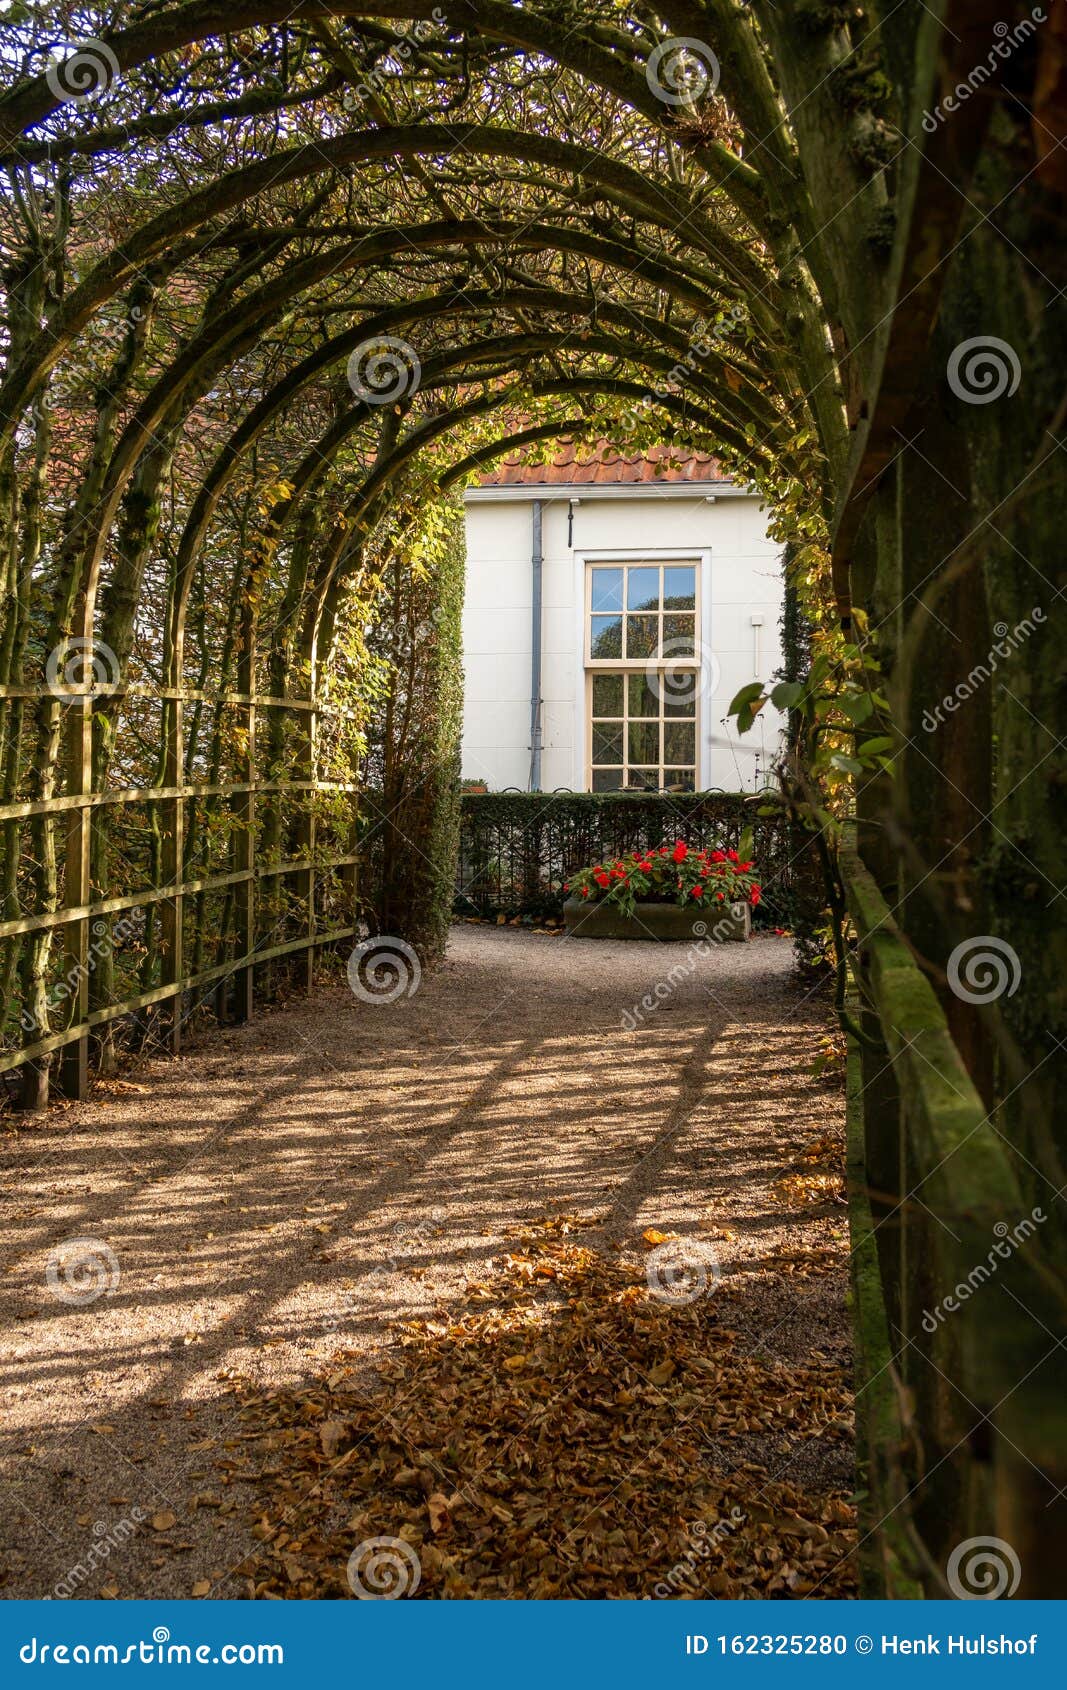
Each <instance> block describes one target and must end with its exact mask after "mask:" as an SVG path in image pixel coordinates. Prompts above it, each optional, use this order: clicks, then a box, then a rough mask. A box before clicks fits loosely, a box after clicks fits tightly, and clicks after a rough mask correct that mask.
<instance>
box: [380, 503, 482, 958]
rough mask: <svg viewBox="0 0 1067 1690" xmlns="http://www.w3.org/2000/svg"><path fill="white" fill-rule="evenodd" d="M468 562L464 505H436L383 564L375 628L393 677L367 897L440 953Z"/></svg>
mask: <svg viewBox="0 0 1067 1690" xmlns="http://www.w3.org/2000/svg"><path fill="white" fill-rule="evenodd" d="M465 564H466V551H465V546H464V537H463V512H462V508H461V507H460V506H459V505H458V504H444V503H438V504H435V505H430V506H427V507H426V509H425V510H424V512H423V513H422V519H421V521H420V522H419V524H418V525H417V526H415V527H413V528H412V529H410V530H409V531H408V533H407V535H406V537H405V539H404V540H403V542H402V543H401V544H399V545H398V546H397V548H396V549H395V551H394V553H393V555H392V558H391V561H390V563H389V565H388V567H387V568H386V569H385V571H384V582H385V595H386V596H385V601H384V604H383V606H382V608H381V610H380V611H379V613H378V618H377V625H376V628H375V630H374V633H373V637H372V643H373V644H374V645H375V646H376V649H377V650H378V651H379V653H384V654H386V655H387V659H388V663H389V676H388V682H387V684H386V687H385V692H384V697H383V699H382V701H381V703H380V705H379V711H378V719H377V721H376V722H375V724H374V725H373V727H372V729H371V736H370V737H371V742H372V750H371V755H370V758H369V760H368V775H369V778H370V780H371V782H372V783H373V784H372V791H371V792H370V793H368V795H367V796H366V797H365V799H364V801H363V815H362V829H361V834H362V851H363V855H364V859H365V863H366V868H367V871H368V873H367V879H368V884H367V886H366V887H365V889H364V890H365V896H366V898H367V901H368V904H369V906H370V908H371V910H372V913H373V916H374V920H375V923H376V925H377V927H378V930H379V931H380V932H383V933H390V934H395V935H397V936H398V937H400V938H403V939H406V940H407V942H408V943H409V944H411V945H413V946H414V947H415V948H416V950H417V951H418V952H419V954H420V956H421V957H422V959H423V960H424V961H425V962H431V963H432V962H434V961H436V960H438V959H439V958H440V956H441V955H442V954H443V952H444V948H445V942H446V939H447V935H448V925H449V921H450V919H451V912H452V897H453V887H454V884H455V875H456V858H457V853H458V849H459V817H460V797H459V734H460V724H461V718H462V709H463V672H462V633H461V622H462V614H463V581H464V571H465Z"/></svg>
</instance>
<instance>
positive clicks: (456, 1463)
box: [230, 1216, 855, 1599]
mask: <svg viewBox="0 0 1067 1690" xmlns="http://www.w3.org/2000/svg"><path fill="white" fill-rule="evenodd" d="M561 1219H562V1222H563V1223H564V1224H561ZM582 1224H583V1223H581V1222H580V1221H577V1220H576V1218H575V1217H563V1218H561V1217H558V1216H557V1217H553V1218H552V1220H551V1221H546V1222H545V1223H544V1224H543V1225H541V1226H533V1227H529V1228H527V1229H525V1230H524V1231H523V1232H522V1235H521V1236H520V1237H519V1238H518V1240H517V1241H516V1244H515V1247H514V1249H513V1250H512V1251H511V1252H510V1253H509V1254H508V1255H507V1256H506V1257H503V1258H501V1259H499V1260H497V1261H496V1262H490V1263H489V1264H488V1265H487V1268H486V1270H485V1276H484V1277H483V1278H481V1279H479V1280H477V1281H476V1282H474V1283H471V1284H470V1285H469V1286H468V1290H467V1302H468V1308H467V1310H466V1311H465V1312H463V1313H462V1314H460V1315H459V1316H458V1317H455V1318H453V1317H451V1316H449V1315H447V1314H444V1313H441V1314H438V1315H437V1316H435V1317H434V1318H429V1319H423V1320H419V1321H409V1322H404V1323H401V1324H400V1325H399V1326H398V1328H397V1331H396V1345H395V1346H394V1353H392V1354H391V1355H388V1356H387V1358H386V1359H385V1361H384V1362H383V1363H382V1364H381V1366H380V1367H379V1371H378V1375H377V1377H376V1379H375V1380H374V1381H373V1382H372V1383H371V1384H370V1385H367V1384H366V1383H364V1382H363V1381H362V1380H361V1379H360V1378H359V1377H357V1374H356V1371H355V1358H354V1356H353V1357H352V1358H349V1356H348V1354H347V1352H344V1351H342V1352H340V1354H339V1355H338V1357H337V1358H336V1359H335V1361H334V1362H333V1364H332V1365H331V1367H330V1369H329V1370H327V1371H326V1372H325V1373H324V1374H323V1375H322V1376H321V1377H319V1378H318V1379H316V1381H315V1382H314V1383H313V1384H312V1385H311V1386H310V1387H309V1388H307V1389H285V1390H275V1391H272V1392H270V1393H269V1394H268V1395H265V1396H263V1395H256V1394H253V1392H252V1389H251V1387H250V1386H249V1385H248V1384H246V1383H242V1382H241V1381H237V1382H234V1383H233V1384H232V1386H231V1388H232V1389H234V1390H235V1392H236V1394H237V1395H238V1397H239V1398H240V1399H241V1400H242V1403H243V1406H242V1409H241V1418H242V1420H243V1422H244V1423H245V1426H246V1428H247V1429H246V1431H245V1432H244V1434H243V1437H242V1439H241V1448H242V1456H241V1462H240V1465H239V1467H238V1468H237V1469H236V1470H234V1471H232V1472H231V1475H230V1477H231V1478H232V1479H234V1480H239V1481H243V1482H244V1484H247V1485H249V1486H250V1488H251V1494H252V1496H253V1498H254V1504H253V1508H252V1511H251V1518H252V1520H253V1521H254V1524H253V1525H252V1532H253V1536H254V1537H255V1538H256V1539H257V1541H258V1542H259V1543H260V1544H261V1546H262V1547H261V1548H260V1549H259V1550H258V1551H257V1552H256V1553H255V1555H254V1556H252V1557H250V1558H249V1560H248V1562H247V1563H246V1564H245V1566H244V1567H243V1569H242V1571H243V1573H244V1574H245V1575H246V1577H247V1579H248V1587H247V1588H248V1593H249V1595H251V1596H257V1597H267V1598H272V1597H273V1598H277V1597H287V1598H292V1597H298V1598H300V1597H304V1598H309V1597H348V1596H349V1595H350V1590H349V1586H348V1583H347V1580H346V1564H347V1561H348V1557H349V1555H350V1554H351V1553H352V1551H353V1550H354V1549H355V1548H356V1546H357V1545H359V1544H360V1543H362V1542H364V1541H365V1540H367V1539H371V1538H377V1537H385V1536H387V1537H392V1538H400V1539H401V1540H403V1542H404V1543H406V1544H408V1545H409V1546H410V1547H411V1548H412V1549H413V1550H414V1551H415V1553H416V1554H417V1555H418V1558H419V1561H420V1564H421V1580H420V1583H419V1586H418V1592H417V1594H418V1597H419V1598H422V1597H429V1598H431V1599H432V1598H460V1599H462V1598H468V1597H475V1598H489V1599H493V1598H508V1597H529V1598H534V1597H560V1598H575V1597H577V1598H592V1599H595V1598H601V1597H621V1598H638V1597H643V1596H653V1595H664V1594H671V1595H678V1596H681V1597H700V1596H716V1597H781V1596H786V1597H789V1596H792V1597H798V1598H799V1597H803V1596H805V1595H808V1594H812V1593H817V1594H818V1595H819V1596H820V1597H842V1596H852V1595H854V1594H855V1580H854V1571H853V1566H852V1561H851V1554H852V1550H853V1548H854V1542H855V1531H854V1520H853V1511H852V1506H851V1502H850V1499H849V1497H848V1495H847V1494H846V1493H845V1492H843V1491H833V1490H827V1491H822V1492H817V1493H812V1492H807V1491H805V1490H803V1489H801V1488H799V1487H798V1486H797V1485H795V1484H791V1483H790V1482H789V1467H790V1461H791V1458H792V1457H794V1456H796V1455H798V1454H799V1453H800V1452H801V1451H802V1450H804V1449H805V1448H806V1447H808V1446H810V1444H811V1441H812V1440H825V1441H828V1442H831V1443H835V1442H836V1443H840V1442H842V1441H843V1442H845V1443H846V1444H847V1443H848V1441H849V1440H850V1439H851V1395H850V1391H849V1387H848V1381H847V1379H846V1377H845V1374H844V1371H843V1369H842V1368H840V1367H838V1366H837V1365H836V1364H833V1363H830V1362H828V1361H826V1360H825V1359H823V1358H821V1357H815V1358H812V1360H811V1361H810V1363H809V1364H807V1365H791V1366H787V1365H785V1364H783V1363H778V1364H775V1363H773V1362H763V1361H757V1360H755V1359H754V1358H753V1357H752V1356H751V1355H747V1354H746V1353H745V1352H744V1348H743V1345H742V1343H741V1341H740V1338H739V1335H738V1333H737V1332H735V1331H733V1330H731V1328H730V1325H729V1318H730V1314H731V1307H732V1306H733V1307H735V1308H736V1305H734V1304H732V1298H733V1296H734V1293H732V1292H731V1291H728V1290H724V1289H723V1288H722V1287H720V1288H719V1290H718V1291H716V1292H715V1293H714V1294H713V1295H709V1296H704V1297H701V1298H700V1299H699V1300H698V1301H696V1302H695V1303H692V1304H689V1305H686V1306H682V1307H675V1306H668V1305H666V1304H664V1303H663V1302H661V1301H659V1300H658V1299H657V1298H656V1297H654V1296H653V1295H652V1294H651V1293H650V1291H649V1288H648V1285H647V1283H646V1280H645V1277H644V1274H643V1272H642V1271H641V1268H640V1266H639V1265H626V1264H624V1263H622V1262H620V1261H616V1260H614V1259H610V1258H608V1257H606V1256H605V1255H604V1254H603V1253H602V1252H598V1251H596V1250H594V1249H591V1248H589V1247H587V1246H586V1245H585V1244H582V1243H579V1242H576V1241H575V1240H574V1239H573V1238H572V1236H571V1233H572V1232H573V1231H575V1230H577V1227H578V1226H580V1225H582ZM590 1224H591V1223H590V1221H589V1220H586V1221H585V1222H584V1225H586V1226H589V1225H590ZM649 1242H650V1241H649V1239H648V1237H647V1235H646V1237H645V1239H644V1243H645V1244H646V1246H647V1245H648V1243H649ZM821 1265H822V1264H821V1262H818V1263H816V1262H815V1261H812V1262H810V1263H805V1262H804V1261H803V1259H802V1258H800V1259H798V1261H796V1262H793V1263H791V1264H790V1266H791V1268H792V1270H793V1271H794V1272H797V1271H800V1272H803V1271H812V1270H814V1271H816V1272H817V1271H818V1270H819V1267H820V1266H821ZM753 1449H758V1450H760V1451H764V1450H767V1449H773V1451H774V1454H773V1458H771V1457H766V1458H765V1459H766V1461H767V1464H766V1465H764V1464H763V1463H762V1462H761V1461H756V1460H753V1459H752V1458H751V1457H752V1452H753ZM776 1474H778V1475H780V1476H778V1477H776V1476H775V1475H776ZM672 1569H673V1572H672ZM667 1581H669V1582H667Z"/></svg>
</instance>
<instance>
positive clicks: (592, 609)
mask: <svg viewBox="0 0 1067 1690" xmlns="http://www.w3.org/2000/svg"><path fill="white" fill-rule="evenodd" d="M696 594H697V571H696V565H695V564H692V563H648V562H642V563H605V564H593V565H591V566H590V569H589V596H588V609H587V640H586V664H587V671H588V673H587V686H588V701H589V713H588V722H589V747H590V757H589V763H590V785H591V787H592V790H593V791H594V792H620V791H624V790H629V791H646V792H649V791H651V792H655V791H660V790H666V791H674V792H691V791H692V790H693V788H694V787H695V785H696V772H697V694H698V691H699V659H698V651H699V647H698V642H697V597H696Z"/></svg>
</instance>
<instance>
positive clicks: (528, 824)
mask: <svg viewBox="0 0 1067 1690" xmlns="http://www.w3.org/2000/svg"><path fill="white" fill-rule="evenodd" d="M761 807H763V806H761V805H760V804H759V802H758V801H757V800H754V799H753V797H752V796H751V794H748V793H741V792H690V793H672V794H670V796H667V795H665V794H660V793H618V792H604V793H601V792H593V793H588V792H555V793H544V792H465V793H464V794H463V799H462V818H461V826H460V853H459V874H458V879H457V886H456V909H457V912H459V913H464V912H466V913H468V914H469V913H471V912H476V913H477V914H479V915H485V916H491V915H499V914H504V915H508V916H513V915H525V916H530V917H534V918H544V917H546V916H549V917H551V916H558V915H559V914H560V913H561V911H562V908H563V897H564V894H563V883H564V881H565V880H566V879H567V877H568V875H570V874H572V873H573V872H574V870H575V869H577V868H581V867H582V866H583V864H586V863H592V862H598V861H600V860H601V859H602V858H604V857H621V856H624V855H625V853H626V852H627V851H633V850H637V849H648V848H649V847H651V846H655V845H663V844H667V843H670V842H671V841H673V840H675V839H678V838H684V839H685V840H686V841H687V842H688V843H689V844H690V845H694V846H698V847H701V848H703V849H713V848H715V847H716V846H718V847H721V848H723V849H725V848H726V847H727V846H733V847H735V848H736V846H737V843H738V840H739V839H740V837H741V834H742V831H743V830H744V828H745V827H751V829H752V832H753V846H752V860H753V862H755V864H756V865H757V868H758V869H759V872H760V876H761V882H762V885H763V889H764V898H763V902H762V903H761V904H760V906H759V909H758V910H757V911H756V916H757V918H758V920H759V921H760V922H761V923H762V924H763V925H765V926H772V927H793V928H795V929H797V930H798V932H799V930H800V928H801V926H806V925H807V922H808V920H809V919H810V915H811V909H812V902H813V898H815V901H816V902H817V903H818V904H820V905H821V901H822V900H821V898H818V897H817V895H816V893H815V887H816V884H817V882H816V879H815V876H814V870H813V866H812V864H811V862H810V853H809V852H808V850H807V849H806V848H805V845H804V843H803V841H802V840H797V839H796V838H795V837H794V836H793V834H792V831H791V829H790V827H789V824H788V822H787V821H786V819H785V818H784V817H783V816H781V815H780V814H778V813H777V812H776V813H775V814H772V815H760V814H759V813H758V812H759V810H760V808H761Z"/></svg>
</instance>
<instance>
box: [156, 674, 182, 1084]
mask: <svg viewBox="0 0 1067 1690" xmlns="http://www.w3.org/2000/svg"><path fill="white" fill-rule="evenodd" d="M162 726H163V734H164V775H163V784H164V786H168V787H174V788H177V789H178V790H179V792H180V789H181V787H182V786H183V784H184V781H185V706H184V701H183V699H182V697H181V693H180V689H175V695H174V697H173V698H170V699H167V698H165V699H164V700H163V711H162ZM162 867H163V884H164V886H173V887H174V888H175V892H174V896H173V897H172V898H167V899H166V900H165V901H164V902H163V904H162V906H161V908H160V919H161V923H162V928H163V935H162V937H163V943H162V973H161V979H160V983H161V985H164V986H175V987H177V985H178V982H179V981H180V980H181V979H182V976H183V973H184V970H185V946H184V942H183V932H182V922H183V898H182V894H181V892H179V891H178V890H177V888H178V887H179V886H180V885H181V883H182V880H183V879H184V875H185V800H184V798H182V797H181V796H176V797H173V798H165V799H164V800H163V852H162ZM182 998H183V993H182V992H181V991H180V990H176V991H175V993H174V996H173V998H172V999H171V1000H170V1003H169V1005H168V1006H167V1008H166V1009H165V1010H164V1014H165V1015H166V1016H167V1019H168V1033H169V1037H168V1043H169V1045H170V1048H171V1050H172V1051H173V1052H174V1054H175V1055H177V1053H178V1051H179V1050H180V1049H181V1039H182Z"/></svg>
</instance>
